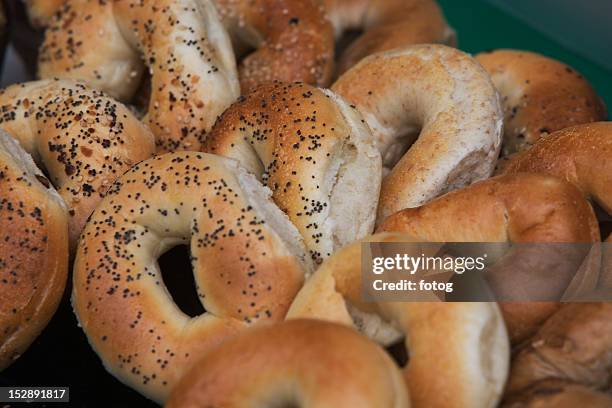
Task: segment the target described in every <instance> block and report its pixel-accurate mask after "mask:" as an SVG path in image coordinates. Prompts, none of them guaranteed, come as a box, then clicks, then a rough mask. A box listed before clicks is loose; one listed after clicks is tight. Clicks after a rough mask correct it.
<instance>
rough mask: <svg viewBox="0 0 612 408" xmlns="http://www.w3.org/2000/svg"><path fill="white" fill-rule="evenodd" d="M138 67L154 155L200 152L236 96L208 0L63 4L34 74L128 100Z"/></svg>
mask: <svg viewBox="0 0 612 408" xmlns="http://www.w3.org/2000/svg"><path fill="white" fill-rule="evenodd" d="M143 61H144V63H143ZM145 64H146V66H147V67H148V68H149V71H150V73H151V97H150V101H149V107H148V112H147V120H146V121H147V123H148V124H149V125H150V127H151V129H152V131H153V134H154V135H155V137H156V142H157V147H158V150H159V151H160V152H166V151H172V150H177V149H181V150H199V148H200V145H201V142H202V140H203V138H204V137H205V134H206V132H207V131H208V130H210V128H211V127H212V125H213V124H214V122H215V119H216V118H217V116H218V115H220V114H221V112H223V111H224V110H225V109H226V108H227V107H228V106H229V105H230V104H231V103H232V102H233V101H234V100H235V99H236V98H237V97H238V95H239V94H240V89H239V83H238V77H237V72H236V63H235V60H234V54H233V51H232V47H231V43H230V39H229V36H228V35H227V33H226V32H225V30H224V28H223V26H222V25H221V22H220V21H219V16H218V15H217V12H216V11H215V8H214V6H213V5H212V3H211V2H210V0H151V1H140V0H111V1H98V0H68V1H67V2H66V4H64V6H62V8H61V9H60V11H59V13H58V17H57V18H55V19H53V22H52V24H51V26H50V27H49V28H48V29H47V31H46V35H45V40H44V42H43V45H42V47H41V49H40V55H39V75H40V77H41V78H55V77H59V78H74V79H80V80H83V81H85V82H86V83H87V84H89V85H91V86H92V87H94V88H96V89H100V90H102V91H105V92H107V93H108V94H109V95H111V96H113V97H115V98H117V99H119V100H121V101H128V100H129V99H130V98H131V97H132V96H133V95H134V92H135V91H136V89H137V87H138V85H139V83H140V79H141V76H142V72H143V69H144V67H145Z"/></svg>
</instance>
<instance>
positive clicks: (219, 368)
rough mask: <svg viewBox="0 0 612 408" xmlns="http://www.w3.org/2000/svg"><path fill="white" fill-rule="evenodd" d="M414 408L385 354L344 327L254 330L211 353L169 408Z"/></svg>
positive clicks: (312, 323) (310, 323) (305, 323)
mask: <svg viewBox="0 0 612 408" xmlns="http://www.w3.org/2000/svg"><path fill="white" fill-rule="evenodd" d="M251 406H265V407H293V406H296V407H303V408H316V407H351V408H372V407H377V408H408V407H410V401H409V398H408V392H407V390H406V386H405V385H404V383H403V381H402V376H401V374H400V371H399V369H398V367H397V366H396V365H395V363H394V362H393V360H391V358H390V357H389V356H388V355H387V354H386V353H385V351H384V350H383V349H381V348H380V347H378V346H377V345H376V344H375V343H373V342H371V341H369V340H368V339H367V338H365V337H363V336H360V335H359V334H358V333H356V332H355V331H353V330H351V329H349V328H346V327H344V326H340V325H335V324H332V323H329V322H323V321H316V320H292V321H289V322H284V323H280V324H277V325H273V326H269V327H261V328H254V329H250V330H248V331H247V332H245V333H241V334H239V335H237V336H235V337H233V338H231V339H229V340H227V341H225V342H223V344H221V345H220V346H219V347H217V348H216V349H215V350H213V351H211V352H209V353H207V354H206V355H205V356H204V357H203V358H202V359H201V360H200V361H198V362H197V363H196V364H195V365H194V367H193V368H192V369H191V370H190V371H189V372H188V373H187V374H185V376H184V377H183V379H182V380H181V381H180V383H179V384H178V385H177V386H176V387H175V389H174V390H173V391H172V396H171V397H170V399H169V401H168V403H167V404H166V407H167V408H187V407H193V408H195V407H251Z"/></svg>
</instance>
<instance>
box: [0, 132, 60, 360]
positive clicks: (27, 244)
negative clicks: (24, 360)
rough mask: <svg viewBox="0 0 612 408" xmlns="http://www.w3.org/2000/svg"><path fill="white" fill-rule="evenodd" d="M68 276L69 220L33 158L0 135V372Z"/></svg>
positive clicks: (52, 306) (43, 321) (43, 318)
mask: <svg viewBox="0 0 612 408" xmlns="http://www.w3.org/2000/svg"><path fill="white" fill-rule="evenodd" d="M67 275H68V217H67V214H66V207H65V206H64V204H63V202H62V200H61V198H60V197H59V196H58V195H57V193H56V192H55V191H54V190H53V187H52V186H51V184H50V183H49V181H48V180H47V179H46V178H45V177H44V176H43V175H42V173H40V172H38V171H37V170H36V166H35V165H34V163H33V162H32V159H31V158H30V157H29V156H28V155H27V153H25V152H24V151H23V150H21V147H19V146H18V144H17V143H16V142H15V141H14V140H12V139H11V137H10V136H9V135H7V134H6V133H4V132H2V131H0V371H2V370H3V369H4V368H6V367H7V366H8V365H10V364H11V363H12V362H13V361H14V360H15V359H17V358H18V357H19V356H20V355H21V354H22V353H23V352H25V350H26V349H27V348H28V346H29V345H30V344H31V343H32V341H34V339H35V338H36V337H37V336H38V335H39V334H40V332H41V331H42V330H43V329H44V327H45V326H46V325H47V323H48V322H49V320H50V319H51V317H52V316H53V314H54V313H55V310H56V309H57V306H58V304H59V301H60V299H61V298H62V293H63V292H64V287H65V286H66V278H67Z"/></svg>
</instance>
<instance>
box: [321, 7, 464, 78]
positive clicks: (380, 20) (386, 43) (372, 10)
mask: <svg viewBox="0 0 612 408" xmlns="http://www.w3.org/2000/svg"><path fill="white" fill-rule="evenodd" d="M323 3H324V5H325V11H326V13H327V17H328V18H329V20H330V21H331V22H332V25H333V27H334V31H335V35H336V39H337V40H339V41H342V36H343V35H344V34H345V33H347V32H350V31H352V30H355V31H357V30H362V31H363V34H361V35H360V36H359V37H358V38H357V39H355V41H353V42H352V43H350V45H349V46H348V48H347V49H345V50H344V51H343V52H342V54H341V56H340V58H339V61H338V68H337V72H338V74H342V73H344V72H345V71H347V70H348V69H350V68H351V67H352V66H353V65H355V64H357V63H358V62H359V61H361V60H362V59H363V58H365V57H367V56H369V55H372V54H375V53H378V52H382V51H389V50H392V49H394V48H403V47H406V46H408V45H414V44H432V43H442V44H447V45H455V43H456V41H457V40H456V36H455V32H454V31H453V29H452V28H450V27H449V26H448V23H447V22H446V19H445V18H444V15H443V14H442V10H440V7H439V6H438V4H437V3H436V1H435V0H357V1H355V0H324V2H323Z"/></svg>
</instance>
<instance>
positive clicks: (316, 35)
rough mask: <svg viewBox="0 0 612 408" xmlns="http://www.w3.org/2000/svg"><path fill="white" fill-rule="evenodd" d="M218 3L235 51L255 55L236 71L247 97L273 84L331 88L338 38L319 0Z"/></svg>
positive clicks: (227, 0) (225, 0)
mask: <svg viewBox="0 0 612 408" xmlns="http://www.w3.org/2000/svg"><path fill="white" fill-rule="evenodd" d="M214 2H215V4H216V6H217V9H218V10H219V14H220V16H221V19H222V22H223V25H224V26H225V28H226V29H227V30H228V32H229V34H230V36H231V37H232V42H233V43H234V49H235V50H236V51H241V50H249V49H255V51H254V52H252V53H251V54H249V55H247V56H245V58H244V59H243V60H242V61H241V62H240V64H239V67H238V73H239V78H240V86H241V89H242V92H243V93H248V92H250V91H252V90H253V89H255V88H256V87H257V86H258V85H261V84H263V83H265V82H270V81H272V80H278V81H284V82H305V83H308V84H312V85H317V86H328V85H329V83H330V82H331V77H332V73H333V68H334V35H333V31H332V27H331V25H330V23H329V22H328V21H327V19H326V18H325V15H324V13H323V9H322V7H321V6H320V5H319V1H318V0H250V1H244V0H214ZM241 54H244V52H242V53H241Z"/></svg>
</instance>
